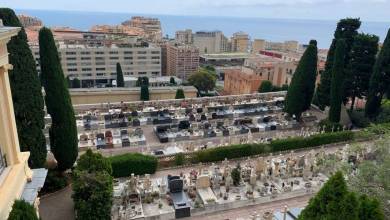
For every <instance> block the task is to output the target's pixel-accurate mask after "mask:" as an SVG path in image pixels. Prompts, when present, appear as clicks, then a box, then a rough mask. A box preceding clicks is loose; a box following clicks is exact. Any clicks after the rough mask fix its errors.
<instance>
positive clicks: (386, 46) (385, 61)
mask: <svg viewBox="0 0 390 220" xmlns="http://www.w3.org/2000/svg"><path fill="white" fill-rule="evenodd" d="M389 85H390V29H389V31H388V32H387V36H386V39H385V41H384V43H383V46H382V49H381V51H380V52H379V55H378V58H377V59H376V62H375V65H374V71H373V74H372V76H371V79H370V85H369V91H368V97H367V102H366V109H365V114H366V116H367V117H370V118H375V117H376V116H377V115H378V114H379V112H380V106H381V101H382V98H383V95H384V94H385V93H386V92H387V91H388V90H389V89H390V86H389Z"/></svg>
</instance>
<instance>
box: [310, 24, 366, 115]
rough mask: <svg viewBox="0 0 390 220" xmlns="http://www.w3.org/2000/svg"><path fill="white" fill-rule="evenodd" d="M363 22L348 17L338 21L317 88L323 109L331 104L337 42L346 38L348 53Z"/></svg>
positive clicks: (347, 58)
mask: <svg viewBox="0 0 390 220" xmlns="http://www.w3.org/2000/svg"><path fill="white" fill-rule="evenodd" d="M360 25H361V22H360V19H359V18H346V19H341V20H340V21H339V22H338V23H337V27H336V31H335V33H334V38H333V40H332V44H331V45H330V48H329V51H328V56H327V59H326V63H325V70H324V71H323V72H322V74H321V80H320V84H319V85H318V86H317V90H316V94H315V96H316V98H315V100H316V101H317V102H318V103H316V104H317V105H318V106H319V107H320V108H321V109H324V108H325V106H329V105H330V89H331V79H332V69H333V61H334V56H335V50H336V43H337V40H338V39H341V38H343V39H345V41H346V46H345V47H346V49H345V50H346V53H347V54H348V53H349V51H350V50H351V47H352V44H353V39H354V36H356V35H357V34H358V32H357V30H358V29H359V28H360ZM344 62H345V63H344V65H346V64H348V63H349V56H348V55H346V57H345V60H344Z"/></svg>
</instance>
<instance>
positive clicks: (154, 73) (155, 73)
mask: <svg viewBox="0 0 390 220" xmlns="http://www.w3.org/2000/svg"><path fill="white" fill-rule="evenodd" d="M152 74H153V75H158V74H160V72H152Z"/></svg>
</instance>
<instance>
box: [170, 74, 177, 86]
mask: <svg viewBox="0 0 390 220" xmlns="http://www.w3.org/2000/svg"><path fill="white" fill-rule="evenodd" d="M169 83H170V84H171V85H176V81H175V77H173V76H171V78H169Z"/></svg>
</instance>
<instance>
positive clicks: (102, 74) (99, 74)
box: [96, 73, 106, 76]
mask: <svg viewBox="0 0 390 220" xmlns="http://www.w3.org/2000/svg"><path fill="white" fill-rule="evenodd" d="M105 75H106V74H105V73H96V76H105Z"/></svg>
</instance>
